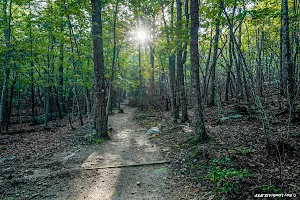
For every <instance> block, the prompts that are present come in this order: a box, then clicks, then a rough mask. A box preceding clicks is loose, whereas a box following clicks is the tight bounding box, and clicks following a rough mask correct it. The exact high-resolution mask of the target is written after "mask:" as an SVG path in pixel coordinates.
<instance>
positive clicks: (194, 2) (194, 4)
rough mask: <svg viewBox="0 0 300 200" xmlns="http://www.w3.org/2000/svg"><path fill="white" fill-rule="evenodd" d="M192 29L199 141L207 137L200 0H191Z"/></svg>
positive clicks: (192, 56) (194, 93) (192, 62)
mask: <svg viewBox="0 0 300 200" xmlns="http://www.w3.org/2000/svg"><path fill="white" fill-rule="evenodd" d="M190 9H191V29H190V35H191V40H190V54H191V78H192V80H191V82H192V94H193V98H194V99H193V105H194V112H195V133H196V135H197V139H198V141H203V140H204V139H206V138H207V137H208V136H207V133H206V129H205V125H204V119H203V111H202V102H201V91H200V78H199V68H200V65H199V54H198V29H199V2H198V0H191V4H190Z"/></svg>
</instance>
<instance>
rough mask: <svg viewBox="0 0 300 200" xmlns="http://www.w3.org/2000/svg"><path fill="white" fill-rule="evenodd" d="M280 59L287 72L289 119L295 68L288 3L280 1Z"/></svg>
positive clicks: (291, 110) (292, 105)
mask: <svg viewBox="0 0 300 200" xmlns="http://www.w3.org/2000/svg"><path fill="white" fill-rule="evenodd" d="M282 21H283V25H282V38H281V39H282V40H281V41H280V42H281V43H282V57H283V65H284V68H286V71H287V87H288V91H287V96H288V107H289V109H290V113H291V119H293V117H294V108H293V107H294V99H295V96H296V92H295V91H296V90H295V83H296V82H295V68H294V65H293V61H292V53H291V44H290V35H289V9H288V1H287V0H282Z"/></svg>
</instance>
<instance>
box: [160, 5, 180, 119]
mask: <svg viewBox="0 0 300 200" xmlns="http://www.w3.org/2000/svg"><path fill="white" fill-rule="evenodd" d="M170 12H171V19H170V29H172V28H173V25H174V14H173V13H174V1H172V2H171V10H170ZM162 14H163V21H164V27H165V32H166V36H167V43H168V45H170V43H171V33H170V32H171V31H169V30H168V27H167V23H166V19H165V14H164V6H163V4H162ZM175 59H176V57H175V54H173V53H171V54H170V55H169V78H170V89H171V107H172V117H173V121H177V120H178V119H179V111H178V107H177V104H176V103H177V100H176V97H177V95H176V73H175Z"/></svg>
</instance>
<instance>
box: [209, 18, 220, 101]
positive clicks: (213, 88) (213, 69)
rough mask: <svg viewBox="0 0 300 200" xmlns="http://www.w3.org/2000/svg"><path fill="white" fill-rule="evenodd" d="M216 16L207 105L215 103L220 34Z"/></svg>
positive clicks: (218, 21)
mask: <svg viewBox="0 0 300 200" xmlns="http://www.w3.org/2000/svg"><path fill="white" fill-rule="evenodd" d="M218 17H219V16H217V18H216V34H215V38H214V54H213V60H212V64H211V94H210V100H209V105H210V106H214V105H215V93H216V64H217V55H218V44H219V35H220V20H219V18H218Z"/></svg>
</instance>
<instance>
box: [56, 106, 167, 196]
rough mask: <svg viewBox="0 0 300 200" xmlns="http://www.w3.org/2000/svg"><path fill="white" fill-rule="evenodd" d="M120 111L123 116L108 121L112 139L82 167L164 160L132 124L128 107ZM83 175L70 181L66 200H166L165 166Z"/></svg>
mask: <svg viewBox="0 0 300 200" xmlns="http://www.w3.org/2000/svg"><path fill="white" fill-rule="evenodd" d="M123 109H124V113H122V114H115V115H112V116H111V117H110V118H109V124H110V125H111V126H112V127H113V130H114V131H113V139H112V140H111V141H108V142H106V143H104V144H102V145H100V146H99V148H98V149H97V150H96V151H94V152H93V153H91V154H90V155H89V156H88V157H87V158H86V160H85V161H84V162H83V164H82V167H88V168H93V167H98V166H100V167H102V166H113V165H118V164H128V163H129V164H132V163H137V164H138V163H146V162H151V161H159V160H164V157H163V156H162V154H161V151H160V149H159V148H158V147H157V146H156V145H154V144H152V143H150V142H149V140H148V136H147V135H146V130H145V129H143V128H141V127H140V126H139V125H138V124H137V123H136V122H135V121H134V119H133V112H134V109H132V108H129V107H123ZM85 173H86V174H84V175H83V177H80V178H77V179H75V180H73V181H72V187H71V188H70V192H71V193H70V194H69V195H68V196H67V199H74V200H75V199H76V200H80V199H98V200H111V199H113V200H135V199H136V200H143V199H145V200H146V199H168V198H167V197H166V194H167V193H168V191H167V187H166V186H167V179H168V169H167V168H166V166H165V165H160V164H159V165H146V166H135V167H121V168H108V169H99V170H97V171H95V172H85ZM61 199H65V197H63V198H61Z"/></svg>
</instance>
